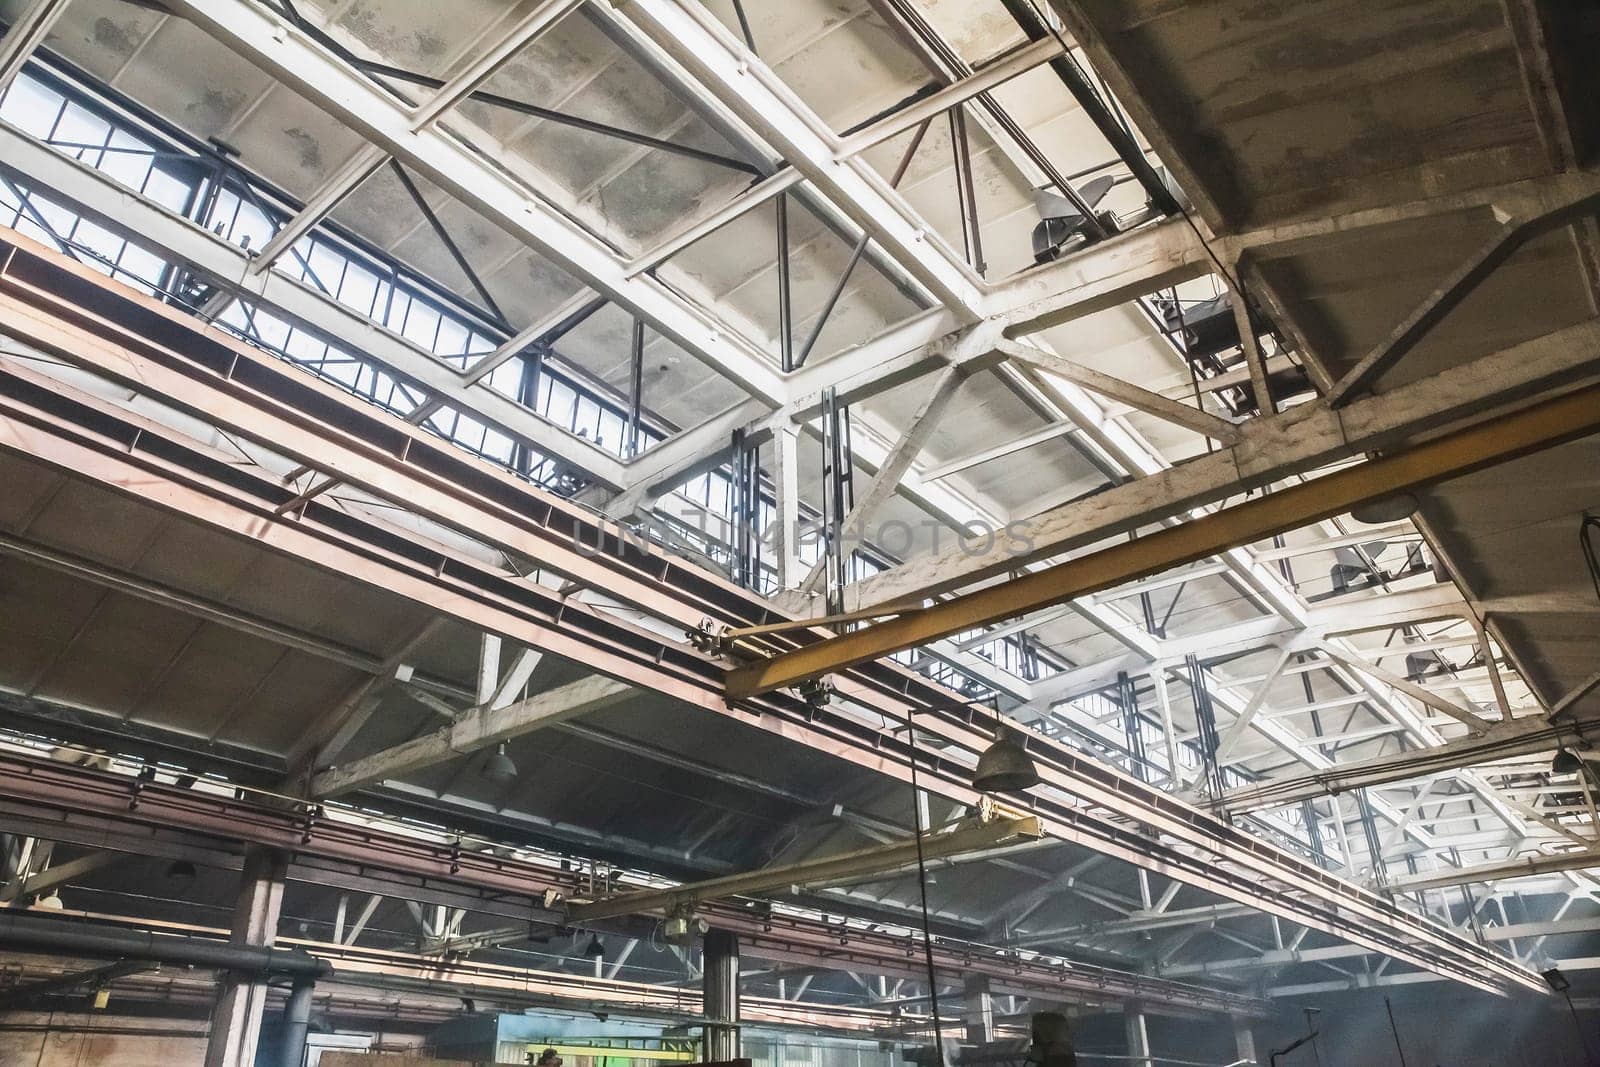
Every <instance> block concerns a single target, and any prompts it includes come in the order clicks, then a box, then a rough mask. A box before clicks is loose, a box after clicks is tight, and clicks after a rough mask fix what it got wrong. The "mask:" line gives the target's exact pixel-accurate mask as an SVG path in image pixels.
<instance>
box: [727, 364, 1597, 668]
mask: <svg viewBox="0 0 1600 1067" xmlns="http://www.w3.org/2000/svg"><path fill="white" fill-rule="evenodd" d="M1597 431H1600V385H1591V386H1588V387H1586V388H1583V389H1580V390H1578V391H1576V392H1573V393H1570V394H1568V395H1565V396H1560V397H1556V398H1554V399H1549V400H1543V401H1540V402H1538V403H1535V404H1533V405H1531V406H1529V407H1526V408H1524V409H1523V410H1521V411H1519V412H1516V413H1515V414H1512V415H1508V416H1505V417H1503V418H1500V419H1494V420H1490V421H1488V422H1485V423H1480V424H1478V425H1475V426H1469V427H1467V428H1466V429H1462V430H1456V431H1454V432H1452V433H1447V434H1445V435H1444V436H1442V437H1438V438H1435V439H1433V440H1431V441H1428V442H1426V443H1423V444H1418V445H1413V446H1411V447H1409V448H1402V449H1399V450H1397V451H1395V452H1393V453H1391V454H1389V455H1386V456H1382V457H1380V458H1378V459H1374V460H1370V461H1368V462H1366V463H1362V464H1359V465H1357V466H1354V467H1347V468H1345V469H1344V470H1340V471H1337V472H1335V473H1333V474H1328V475H1324V476H1322V477H1320V478H1315V479H1312V480H1311V481H1309V482H1304V483H1301V484H1298V485H1293V486H1290V487H1288V488H1285V489H1280V490H1278V491H1277V492H1273V493H1269V494H1267V495H1265V496H1261V497H1257V498H1256V499H1254V500H1249V501H1246V502H1245V503H1243V504H1239V505H1237V506H1235V507H1231V508H1226V509H1224V510H1222V511H1217V512H1213V513H1211V514H1209V515H1206V516H1203V517H1201V518H1198V519H1194V520H1192V521H1189V522H1185V523H1181V524H1180V525H1177V526H1171V527H1167V528H1165V529H1162V530H1158V531H1156V532H1155V533H1152V534H1149V535H1147V536H1145V537H1141V538H1138V539H1136V540H1133V541H1127V542H1124V543H1122V544H1117V545H1113V546H1112V547H1110V548H1107V549H1103V550H1101V551H1099V552H1093V553H1090V554H1089V555H1086V556H1080V557H1078V558H1077V559H1072V560H1068V561H1066V562H1064V563H1058V564H1056V565H1055V566H1053V567H1049V568H1047V569H1045V570H1042V571H1037V572H1035V573H1033V574H1028V575H1026V576H1023V577H1020V578H1016V579H1014V580H1012V581H1009V582H1002V583H999V584H996V585H993V586H990V587H988V588H986V589H981V590H979V591H977V592H974V593H968V594H966V595H964V596H959V597H954V598H952V599H950V600H947V601H944V602H943V603H939V604H935V605H933V606H932V607H928V608H923V609H920V610H918V611H913V612H907V613H905V614H903V615H900V616H897V617H896V618H893V619H890V620H887V621H885V622H880V623H877V624H875V625H872V626H868V627H864V628H863V629H860V630H857V631H855V632H853V633H848V634H842V635H840V636H837V637H829V638H824V639H823V640H821V641H817V642H815V643H813V644H809V645H805V646H803V647H801V648H797V649H794V650H792V651H789V652H784V653H780V654H779V655H776V656H773V657H771V658H769V659H765V660H761V661H758V662H755V663H749V664H746V665H744V666H742V667H737V668H735V669H733V670H731V671H729V672H728V684H727V695H728V699H730V700H743V699H746V698H748V697H751V696H754V695H756V694H759V693H765V692H768V691H770V690H773V689H778V688H781V687H784V686H790V685H795V684H797V683H799V682H803V681H807V680H809V679H812V678H818V677H821V676H822V675H825V674H831V673H833V672H835V671H840V670H843V669H845V668H847V667H853V666H855V665H857V664H861V663H866V662H869V661H871V660H875V659H879V658H881V657H883V656H888V655H892V654H893V653H895V652H900V651H902V650H904V649H908V648H915V647H917V646H918V645H925V644H928V643H930V642H933V641H937V640H939V639H940V638H943V637H949V636H951V635H952V634H958V633H963V632H965V631H967V630H974V629H977V628H978V627H982V626H990V625H993V624H994V623H998V622H1004V621H1005V620H1007V619H1011V618H1015V617H1017V616H1019V615H1026V614H1028V613H1029V612H1033V611H1039V610H1041V609H1043V608H1048V607H1051V606H1053V605H1056V604H1064V603H1066V602H1068V601H1071V600H1075V599H1077V598H1078V597H1083V596H1087V595H1089V594H1090V593H1097V592H1100V591H1101V590H1105V589H1111V588H1114V587H1116V586H1119V585H1121V584H1123V583H1124V582H1131V581H1135V580H1137V579H1139V578H1143V577H1146V576H1148V575H1152V574H1160V573H1161V572H1162V571H1165V570H1168V569H1170V568H1172V567H1177V566H1180V565H1182V564H1185V563H1193V562H1194V561H1196V560H1201V559H1205V558H1207V557H1208V556H1214V555H1216V554H1217V553H1218V552H1222V551H1225V550H1227V549H1229V548H1237V547H1238V546H1240V545H1248V544H1252V543H1253V542H1256V541H1260V540H1263V539H1265V538H1268V537H1271V536H1273V535H1274V534H1281V533H1287V532H1288V531H1290V530H1296V529H1299V528H1301V527H1303V526H1308V525H1310V524H1311V523H1314V522H1320V521H1322V520H1323V519H1330V518H1332V517H1334V516H1335V515H1342V514H1344V513H1345V512H1347V511H1349V510H1350V509H1351V508H1352V507H1355V506H1356V505H1357V504H1361V503H1364V502H1366V501H1369V500H1377V499H1380V498H1382V497H1386V496H1391V495H1393V494H1395V493H1398V492H1402V491H1407V490H1412V489H1418V488H1421V487H1423V486H1428V485H1433V484H1436V483H1438V482H1441V481H1446V480H1448V479H1451V478H1456V477H1460V476H1461V475H1464V474H1470V473H1472V472H1473V471H1478V470H1482V469H1483V468H1485V467H1491V466H1494V465H1496V464H1498V463H1503V462H1505V461H1507V460H1511V459H1516V458H1518V457H1519V456H1526V455H1529V454H1531V453H1534V452H1540V451H1543V450H1544V449H1547V448H1552V447H1554V446H1556V445H1560V444H1564V443H1566V442H1568V441H1573V440H1577V439H1579V438H1582V437H1586V436H1588V435H1589V434H1592V433H1595V432H1597Z"/></svg>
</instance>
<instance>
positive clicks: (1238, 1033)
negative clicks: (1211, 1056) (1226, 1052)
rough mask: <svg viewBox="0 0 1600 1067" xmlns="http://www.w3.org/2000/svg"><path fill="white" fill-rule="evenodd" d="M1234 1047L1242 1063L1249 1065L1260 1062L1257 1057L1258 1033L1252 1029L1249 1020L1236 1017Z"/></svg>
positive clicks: (1234, 1022) (1234, 1020)
mask: <svg viewBox="0 0 1600 1067" xmlns="http://www.w3.org/2000/svg"><path fill="white" fill-rule="evenodd" d="M1233 1047H1234V1051H1235V1054H1236V1055H1237V1056H1238V1057H1239V1059H1240V1061H1241V1062H1243V1063H1248V1064H1256V1063H1259V1062H1260V1061H1259V1060H1258V1058H1257V1056H1256V1033H1255V1031H1254V1030H1252V1029H1250V1020H1249V1019H1245V1018H1241V1017H1239V1016H1234V1019H1233Z"/></svg>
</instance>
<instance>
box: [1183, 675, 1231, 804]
mask: <svg viewBox="0 0 1600 1067" xmlns="http://www.w3.org/2000/svg"><path fill="white" fill-rule="evenodd" d="M1185 662H1186V664H1187V667H1188V672H1189V689H1190V691H1191V692H1192V693H1193V694H1194V718H1195V727H1196V730H1197V732H1198V733H1199V735H1200V736H1199V738H1198V740H1199V742H1200V759H1201V761H1202V763H1203V764H1204V765H1205V773H1206V781H1207V783H1208V784H1209V786H1210V789H1211V795H1212V796H1213V797H1220V796H1222V768H1221V767H1220V766H1219V765H1218V764H1217V746H1218V738H1217V718H1216V712H1215V710H1214V709H1213V708H1212V706H1211V692H1210V690H1209V689H1207V688H1206V676H1205V670H1204V668H1202V667H1201V666H1200V660H1199V658H1198V657H1196V656H1193V655H1190V656H1188V657H1186V658H1185Z"/></svg>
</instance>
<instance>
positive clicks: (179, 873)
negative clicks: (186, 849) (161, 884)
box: [167, 860, 199, 888]
mask: <svg viewBox="0 0 1600 1067" xmlns="http://www.w3.org/2000/svg"><path fill="white" fill-rule="evenodd" d="M198 874H199V872H198V871H196V870H195V869H194V864H192V863H190V862H189V861H188V860H173V861H172V862H171V863H169V864H167V878H168V880H169V881H173V882H177V883H178V885H179V886H180V887H182V888H188V887H189V886H191V885H193V884H194V880H195V878H196V877H197V876H198Z"/></svg>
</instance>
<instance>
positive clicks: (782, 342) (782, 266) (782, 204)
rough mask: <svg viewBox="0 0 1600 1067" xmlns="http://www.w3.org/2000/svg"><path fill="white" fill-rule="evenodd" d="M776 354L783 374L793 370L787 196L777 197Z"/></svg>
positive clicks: (781, 194) (792, 316) (792, 308)
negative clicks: (777, 353)
mask: <svg viewBox="0 0 1600 1067" xmlns="http://www.w3.org/2000/svg"><path fill="white" fill-rule="evenodd" d="M778 352H779V361H778V364H779V366H780V367H781V368H782V369H783V372H784V373H785V374H787V373H789V372H790V371H792V370H794V307H793V303H792V301H791V299H790V294H789V194H788V193H780V194H779V195H778Z"/></svg>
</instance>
